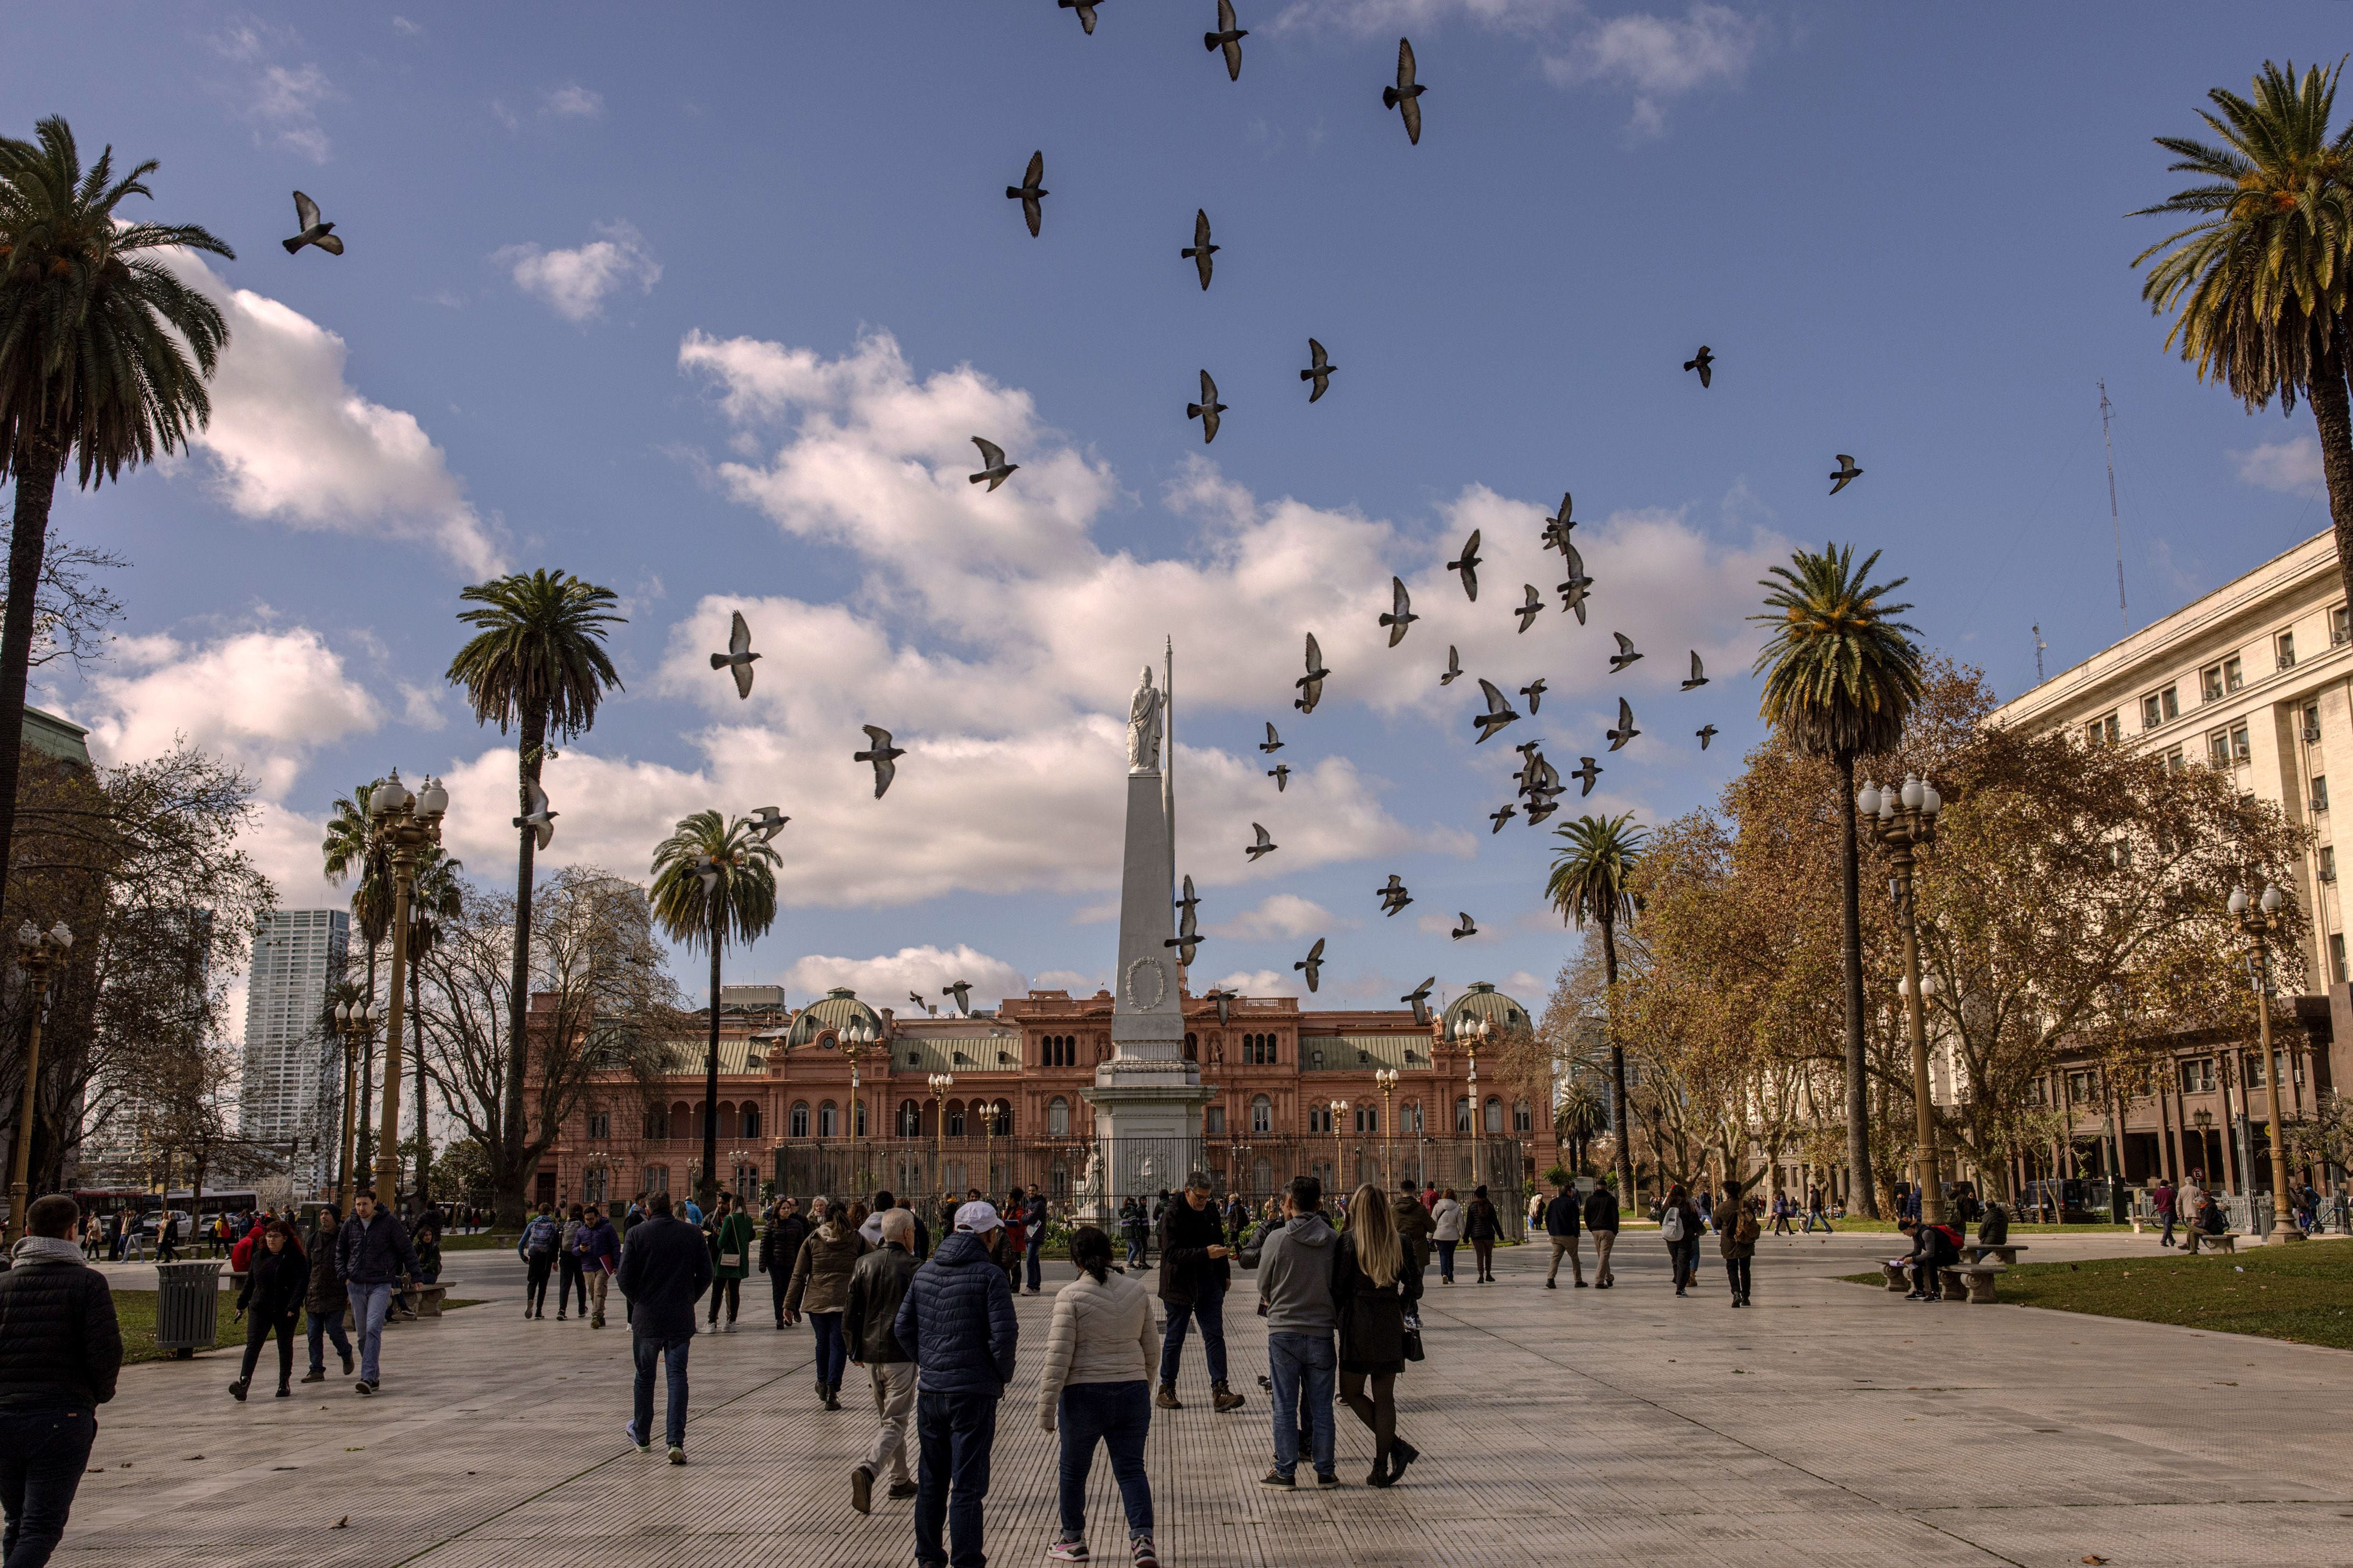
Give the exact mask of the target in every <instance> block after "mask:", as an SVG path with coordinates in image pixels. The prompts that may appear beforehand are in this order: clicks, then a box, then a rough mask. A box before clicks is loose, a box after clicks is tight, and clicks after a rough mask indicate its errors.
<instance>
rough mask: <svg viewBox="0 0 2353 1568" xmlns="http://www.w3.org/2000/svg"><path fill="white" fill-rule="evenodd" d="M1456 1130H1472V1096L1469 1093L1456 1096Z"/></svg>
mask: <svg viewBox="0 0 2353 1568" xmlns="http://www.w3.org/2000/svg"><path fill="white" fill-rule="evenodd" d="M1454 1131H1457V1132H1468V1131H1471V1097H1470V1096H1469V1095H1467V1094H1465V1095H1458V1096H1456V1097H1455V1100H1454Z"/></svg>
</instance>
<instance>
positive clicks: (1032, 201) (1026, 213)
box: [1005, 152, 1053, 239]
mask: <svg viewBox="0 0 2353 1568" xmlns="http://www.w3.org/2000/svg"><path fill="white" fill-rule="evenodd" d="M1045 177H1046V154H1045V153H1043V152H1037V153H1030V154H1029V172H1028V173H1026V174H1023V175H1022V176H1021V183H1020V184H1018V185H1008V186H1006V187H1005V197H1006V200H1008V201H1018V202H1019V203H1020V204H1021V216H1023V217H1025V218H1027V219H1029V237H1030V238H1032V239H1035V238H1037V237H1038V220H1039V218H1041V217H1043V216H1045V209H1044V208H1043V207H1041V206H1040V205H1039V203H1040V202H1042V201H1043V200H1044V199H1045V198H1046V197H1048V196H1050V195H1052V194H1053V193H1052V192H1050V191H1049V190H1048V189H1046V187H1045V186H1044V185H1042V184H1039V181H1041V180H1043V179H1044V178H1045Z"/></svg>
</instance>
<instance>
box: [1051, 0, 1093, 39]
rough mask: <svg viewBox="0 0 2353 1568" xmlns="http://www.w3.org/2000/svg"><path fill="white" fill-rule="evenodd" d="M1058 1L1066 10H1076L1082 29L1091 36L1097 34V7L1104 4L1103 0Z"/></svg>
mask: <svg viewBox="0 0 2353 1568" xmlns="http://www.w3.org/2000/svg"><path fill="white" fill-rule="evenodd" d="M1056 3H1057V4H1059V5H1060V6H1061V7H1062V9H1063V10H1065V11H1076V12H1077V13H1078V14H1079V26H1080V28H1081V30H1082V31H1083V32H1084V33H1085V34H1086V35H1087V37H1091V38H1092V37H1094V36H1095V7H1096V6H1097V5H1102V4H1103V0H1056Z"/></svg>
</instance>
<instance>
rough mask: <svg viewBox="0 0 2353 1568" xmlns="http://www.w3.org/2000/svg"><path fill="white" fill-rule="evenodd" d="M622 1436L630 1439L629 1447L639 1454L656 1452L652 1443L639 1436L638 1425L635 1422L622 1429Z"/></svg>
mask: <svg viewBox="0 0 2353 1568" xmlns="http://www.w3.org/2000/svg"><path fill="white" fill-rule="evenodd" d="M621 1434H622V1436H626V1437H628V1440H629V1447H632V1448H635V1449H636V1450H637V1451H638V1453H640V1454H650V1453H652V1452H653V1451H654V1446H653V1445H652V1444H651V1443H649V1442H647V1441H646V1440H645V1439H644V1438H643V1437H640V1436H638V1424H637V1423H636V1422H635V1421H631V1422H628V1424H626V1425H625V1426H622V1428H621Z"/></svg>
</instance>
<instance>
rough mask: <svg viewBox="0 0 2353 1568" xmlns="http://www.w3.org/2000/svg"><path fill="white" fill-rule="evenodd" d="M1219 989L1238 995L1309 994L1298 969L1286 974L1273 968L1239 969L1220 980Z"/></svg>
mask: <svg viewBox="0 0 2353 1568" xmlns="http://www.w3.org/2000/svg"><path fill="white" fill-rule="evenodd" d="M1218 989H1219V990H1221V991H1231V992H1233V993H1234V994H1236V995H1238V996H1304V995H1306V994H1307V987H1306V986H1305V985H1303V984H1301V983H1300V979H1299V975H1298V973H1297V972H1296V971H1293V972H1292V973H1287V974H1285V973H1277V972H1276V971H1274V970H1271V969H1237V970H1235V971H1234V972H1233V973H1231V974H1229V975H1227V976H1226V977H1225V978H1224V979H1222V980H1220V981H1219V982H1218Z"/></svg>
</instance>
